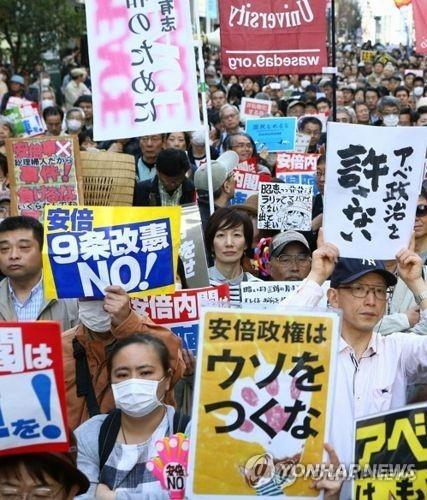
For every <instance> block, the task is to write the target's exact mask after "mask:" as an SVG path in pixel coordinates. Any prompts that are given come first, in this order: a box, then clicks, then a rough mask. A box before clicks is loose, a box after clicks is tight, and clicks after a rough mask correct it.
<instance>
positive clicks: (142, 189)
mask: <svg viewBox="0 0 427 500" xmlns="http://www.w3.org/2000/svg"><path fill="white" fill-rule="evenodd" d="M195 201H196V191H195V189H194V184H193V183H192V181H190V179H187V178H185V179H184V182H183V183H182V196H181V198H180V200H179V205H185V204H186V203H194V202H195ZM133 206H134V207H161V206H162V204H161V201H160V191H159V178H158V177H157V175H156V176H155V177H154V179H152V180H148V181H142V182H137V183H136V184H135V191H134V193H133Z"/></svg>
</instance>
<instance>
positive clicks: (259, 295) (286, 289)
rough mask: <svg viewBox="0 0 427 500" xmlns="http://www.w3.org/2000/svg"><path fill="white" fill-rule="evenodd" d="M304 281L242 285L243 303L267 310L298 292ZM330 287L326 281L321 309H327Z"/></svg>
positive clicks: (263, 282)
mask: <svg viewBox="0 0 427 500" xmlns="http://www.w3.org/2000/svg"><path fill="white" fill-rule="evenodd" d="M301 284H302V281H251V282H243V283H242V284H241V285H240V289H241V292H242V302H243V303H244V304H253V305H257V306H258V305H259V306H260V307H261V306H262V307H263V308H264V309H267V308H268V307H269V306H270V305H272V304H273V305H277V304H280V303H281V302H283V301H284V300H285V299H286V298H287V297H288V296H289V295H291V293H293V292H294V291H295V290H298V288H300V286H301ZM329 287H330V281H326V282H325V283H324V284H323V286H322V288H323V291H324V295H323V297H322V300H321V301H320V303H319V306H320V307H326V306H327V304H328V300H327V297H326V291H327V290H328V289H329Z"/></svg>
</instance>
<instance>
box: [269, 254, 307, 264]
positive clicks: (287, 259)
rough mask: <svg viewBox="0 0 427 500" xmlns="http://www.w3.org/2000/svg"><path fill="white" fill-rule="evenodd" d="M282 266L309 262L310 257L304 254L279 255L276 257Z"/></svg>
mask: <svg viewBox="0 0 427 500" xmlns="http://www.w3.org/2000/svg"><path fill="white" fill-rule="evenodd" d="M276 258H277V260H278V261H279V262H280V264H281V265H282V266H290V265H292V264H294V263H295V264H301V265H302V264H308V263H309V262H311V257H310V256H309V255H306V254H298V255H279V256H278V257H276Z"/></svg>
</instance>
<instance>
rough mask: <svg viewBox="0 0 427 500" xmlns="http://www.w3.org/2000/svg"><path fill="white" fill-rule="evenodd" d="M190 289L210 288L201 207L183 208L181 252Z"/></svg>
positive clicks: (188, 206) (186, 206) (193, 205)
mask: <svg viewBox="0 0 427 500" xmlns="http://www.w3.org/2000/svg"><path fill="white" fill-rule="evenodd" d="M179 256H180V257H181V261H182V265H183V267H184V274H185V281H186V282H187V283H186V285H187V287H188V288H200V287H203V286H209V275H208V264H207V261H206V252H205V242H204V239H203V230H202V221H201V219H200V211H199V207H198V206H197V205H196V204H195V203H194V204H191V205H184V206H183V207H182V218H181V246H180V250H179Z"/></svg>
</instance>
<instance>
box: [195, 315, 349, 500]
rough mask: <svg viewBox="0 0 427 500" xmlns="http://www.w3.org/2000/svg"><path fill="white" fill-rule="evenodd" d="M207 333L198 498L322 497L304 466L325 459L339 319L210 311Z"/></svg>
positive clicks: (199, 379)
mask: <svg viewBox="0 0 427 500" xmlns="http://www.w3.org/2000/svg"><path fill="white" fill-rule="evenodd" d="M200 328H201V333H200V339H199V347H198V366H197V370H196V381H195V395H194V403H193V415H192V429H193V431H192V440H191V441H192V442H191V450H190V462H189V463H190V467H191V471H190V478H189V489H190V492H189V496H190V498H223V495H224V496H225V495H227V498H245V497H252V496H257V495H267V493H268V494H269V495H271V494H283V495H284V498H306V497H313V498H316V497H318V495H319V493H318V492H317V491H316V490H314V489H312V488H311V480H310V479H308V480H307V479H305V478H303V477H297V474H296V469H297V468H299V469H300V470H301V468H300V467H299V466H307V465H309V464H321V463H322V462H323V445H324V443H325V441H327V439H328V426H329V413H328V410H329V408H330V402H331V397H332V394H333V384H334V377H333V374H334V364H335V355H336V354H335V353H336V341H337V340H338V338H339V316H338V315H337V314H336V313H335V312H332V311H331V312H327V311H325V312H320V311H319V312H314V311H313V312H310V313H307V312H303V311H297V310H295V311H292V312H291V313H287V314H286V313H285V312H283V313H282V312H280V311H279V310H277V309H276V310H273V311H272V312H271V311H270V312H269V313H266V312H265V311H259V310H258V311H257V310H256V309H245V310H231V309H218V308H213V309H211V308H209V309H206V310H205V311H204V315H203V317H202V324H201V327H200ZM202 332H203V335H202ZM297 466H298V467H297Z"/></svg>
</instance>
